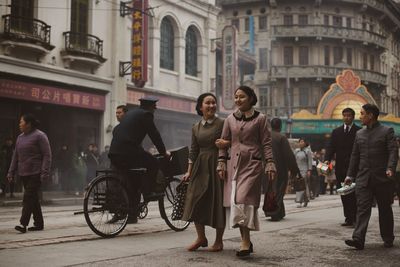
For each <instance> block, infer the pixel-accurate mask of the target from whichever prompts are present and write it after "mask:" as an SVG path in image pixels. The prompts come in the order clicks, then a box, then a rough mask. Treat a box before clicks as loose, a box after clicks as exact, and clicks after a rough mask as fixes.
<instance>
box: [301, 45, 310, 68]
mask: <svg viewBox="0 0 400 267" xmlns="http://www.w3.org/2000/svg"><path fill="white" fill-rule="evenodd" d="M299 64H300V65H308V47H307V46H300V48H299Z"/></svg>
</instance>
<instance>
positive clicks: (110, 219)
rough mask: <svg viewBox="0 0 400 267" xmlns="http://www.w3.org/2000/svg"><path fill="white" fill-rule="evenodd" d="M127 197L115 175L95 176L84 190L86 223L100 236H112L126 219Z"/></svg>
mask: <svg viewBox="0 0 400 267" xmlns="http://www.w3.org/2000/svg"><path fill="white" fill-rule="evenodd" d="M128 209H129V199H128V194H127V193H126V191H125V188H124V187H123V185H122V183H121V182H120V180H119V179H118V178H117V177H116V176H110V175H101V176H98V177H96V178H95V179H94V180H93V181H92V182H91V183H90V184H89V188H88V189H87V191H86V192H85V198H84V202H83V212H84V214H85V220H86V223H87V224H88V225H89V227H90V229H92V231H93V232H94V233H96V234H97V235H99V236H102V237H114V236H116V235H118V234H119V233H120V232H121V231H122V230H124V228H125V226H126V224H127V221H128Z"/></svg>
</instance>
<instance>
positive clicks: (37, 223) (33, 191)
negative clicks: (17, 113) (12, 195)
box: [7, 114, 51, 233]
mask: <svg viewBox="0 0 400 267" xmlns="http://www.w3.org/2000/svg"><path fill="white" fill-rule="evenodd" d="M38 126H39V122H38V121H37V120H36V118H35V117H34V116H33V115H31V114H25V115H23V116H22V117H21V119H20V122H19V129H20V131H21V134H20V135H19V136H18V138H17V142H16V145H15V153H14V154H13V158H12V162H11V166H10V169H9V171H8V176H7V177H8V180H10V181H12V180H14V179H15V176H16V175H18V176H19V177H20V178H21V179H22V183H23V186H24V190H25V191H24V197H23V201H22V215H21V219H20V223H21V225H17V226H15V230H17V231H19V232H21V233H25V232H26V227H27V226H28V225H29V221H30V218H31V215H32V214H33V225H34V226H33V227H29V228H28V230H29V231H39V230H43V228H44V222H43V215H42V208H41V207H40V202H39V192H40V186H41V183H42V181H43V180H46V179H48V178H49V173H50V165H51V149H50V144H49V140H48V139H47V136H46V134H45V133H44V132H42V131H40V130H39V129H37V127H38Z"/></svg>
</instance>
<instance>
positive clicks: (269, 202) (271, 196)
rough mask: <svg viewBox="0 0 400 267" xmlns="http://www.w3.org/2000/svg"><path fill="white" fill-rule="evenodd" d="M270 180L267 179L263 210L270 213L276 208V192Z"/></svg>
mask: <svg viewBox="0 0 400 267" xmlns="http://www.w3.org/2000/svg"><path fill="white" fill-rule="evenodd" d="M272 187H273V186H272V181H271V180H269V181H268V186H267V188H268V189H267V192H265V195H264V206H263V211H264V212H265V213H268V214H271V213H274V212H276V211H277V210H278V202H277V199H276V192H274V190H273V188H272Z"/></svg>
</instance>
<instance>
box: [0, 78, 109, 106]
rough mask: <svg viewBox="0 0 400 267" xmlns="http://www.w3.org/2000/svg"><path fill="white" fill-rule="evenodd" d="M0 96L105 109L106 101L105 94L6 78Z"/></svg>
mask: <svg viewBox="0 0 400 267" xmlns="http://www.w3.org/2000/svg"><path fill="white" fill-rule="evenodd" d="M0 97H7V98H14V99H22V100H28V101H35V102H43V103H48V104H56V105H62V106H71V107H79V108H87V109H95V110H104V109H105V103H106V99H105V96H103V95H96V94H91V93H85V92H79V91H72V90H65V89H60V88H56V87H50V86H44V85H37V84H31V83H24V82H17V81H12V80H6V79H0Z"/></svg>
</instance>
